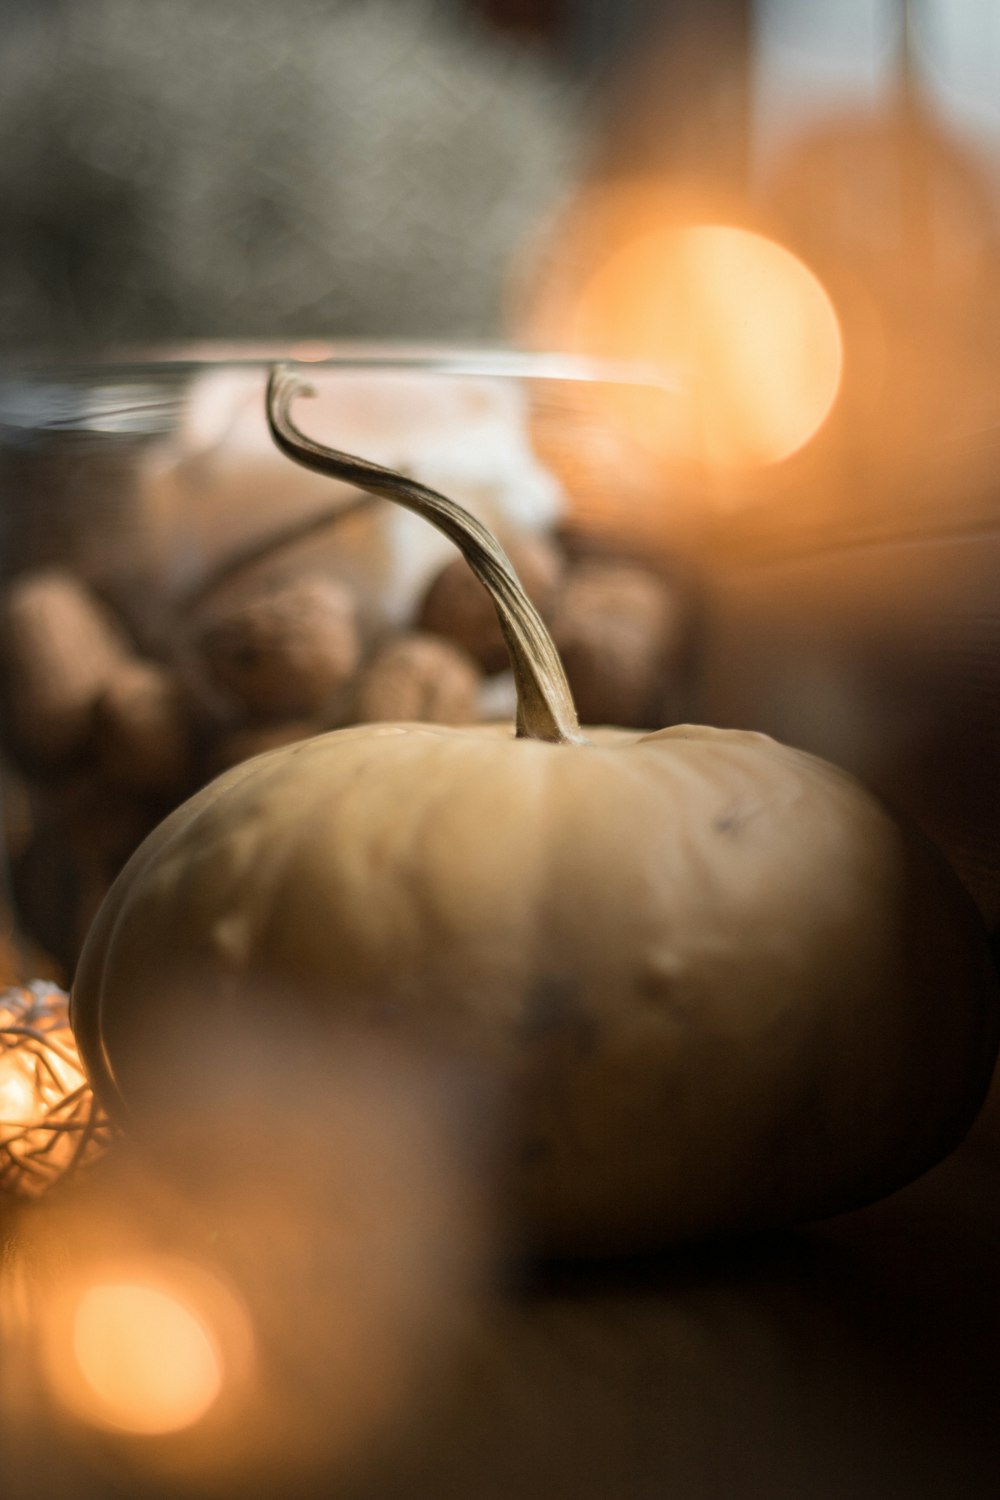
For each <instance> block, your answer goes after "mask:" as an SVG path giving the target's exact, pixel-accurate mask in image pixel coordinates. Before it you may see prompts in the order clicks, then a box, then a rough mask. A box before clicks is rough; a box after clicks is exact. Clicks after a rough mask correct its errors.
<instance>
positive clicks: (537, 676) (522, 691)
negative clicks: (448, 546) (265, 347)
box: [267, 365, 582, 744]
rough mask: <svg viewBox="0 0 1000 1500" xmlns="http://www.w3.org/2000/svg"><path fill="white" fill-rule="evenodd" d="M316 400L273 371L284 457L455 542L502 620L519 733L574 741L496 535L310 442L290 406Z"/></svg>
mask: <svg viewBox="0 0 1000 1500" xmlns="http://www.w3.org/2000/svg"><path fill="white" fill-rule="evenodd" d="M314 394H315V392H314V391H313V389H312V387H310V386H308V385H306V384H304V383H303V382H302V381H301V380H300V379H299V377H298V376H297V375H296V374H295V372H294V371H293V370H292V369H291V368H290V367H289V366H287V365H279V366H277V367H276V368H275V369H274V370H272V372H271V377H270V379H269V381H268V386H267V420H268V425H269V427H270V429H271V435H272V437H273V438H274V441H275V442H276V443H277V445H278V447H279V448H280V449H281V451H282V452H283V453H285V454H287V456H288V457H289V458H291V459H294V461H295V462H296V463H299V464H302V465H303V466H304V467H305V468H307V469H314V470H315V471H316V472H317V473H320V474H327V475H329V476H331V477H332V478H334V479H342V480H346V481H347V483H348V484H353V485H356V486H357V487H358V488H359V489H361V490H365V491H366V492H367V493H368V494H370V495H379V496H381V497H382V498H383V499H386V500H391V501H393V502H394V503H395V504H397V505H402V506H404V507H405V509H407V510H411V511H414V512H415V513H416V514H417V515H419V516H422V517H423V518H424V520H426V521H429V522H430V524H431V525H432V526H436V527H437V529H438V530H439V531H442V532H443V533H444V535H445V536H446V537H448V539H449V540H450V541H452V542H454V544H455V546H456V547H458V548H459V550H460V551H461V553H462V554H463V556H464V557H465V560H466V561H467V563H468V564H469V567H470V568H471V569H472V571H473V572H474V573H475V575H476V577H477V578H478V579H479V581H480V582H481V583H482V584H483V586H484V587H485V588H486V589H487V591H488V592H489V595H490V598H491V599H492V601H493V605H494V608H495V609H496V612H497V617H498V619H499V621H500V628H501V630H502V631H503V636H504V640H505V642H506V645H507V653H508V656H509V657H510V665H511V670H512V671H513V674H514V684H515V687H516V689H517V733H518V735H519V736H520V737H522V738H526V739H536V740H549V741H553V742H555V743H557V744H572V743H579V742H580V741H581V740H582V735H581V734H580V726H579V721H578V720H577V716H576V709H575V708H574V706H573V699H572V696H571V694H570V690H569V684H568V683H567V681H566V674H565V673H564V671H563V667H562V662H561V661H560V660H559V655H558V652H557V651H556V648H555V646H554V645H553V643H552V638H551V636H550V635H549V632H548V630H547V629H546V628H545V625H544V623H543V621H542V618H541V616H540V615H539V613H538V611H537V610H536V609H535V607H534V605H533V604H532V603H531V600H530V599H529V598H528V596H527V594H526V593H525V592H524V589H523V587H522V585H521V582H520V580H519V579H518V576H517V574H516V573H515V571H514V568H513V565H512V563H511V561H510V559H509V558H508V556H507V554H506V553H505V552H504V550H503V548H502V547H501V546H500V544H499V542H498V541H497V540H496V538H495V537H494V536H493V534H492V533H491V532H490V531H489V530H488V529H487V528H486V527H485V526H484V525H483V524H482V522H481V521H479V520H477V518H476V517H475V516H473V515H471V514H470V512H469V511H467V510H465V508H464V507H463V506H461V505H458V504H457V503H456V502H455V501H454V500H449V499H448V498H447V496H445V495H441V494H438V492H437V491H436V490H432V489H429V488H428V487H427V486H426V485H423V484H420V483H419V482H418V481H417V480H415V479H410V478H408V477H407V476H405V475H403V474H398V473H397V472H396V471H395V470H394V469H387V468H383V467H382V465H381V464H375V463H372V462H370V461H369V460H368V459H365V458H357V457H354V456H353V455H351V454H349V453H342V452H340V450H339V449H336V448H328V447H326V446H324V445H323V444H322V443H318V442H316V441H315V440H314V439H313V438H310V437H307V436H306V434H305V433H303V432H302V431H301V430H300V429H299V428H298V427H297V426H296V425H295V423H294V422H293V421H292V418H291V415H290V408H291V404H292V402H293V401H294V400H295V398H296V397H297V396H311V395H314Z"/></svg>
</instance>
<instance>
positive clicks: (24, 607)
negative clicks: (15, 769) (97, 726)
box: [0, 569, 129, 764]
mask: <svg viewBox="0 0 1000 1500" xmlns="http://www.w3.org/2000/svg"><path fill="white" fill-rule="evenodd" d="M128 655H129V646H128V644H127V642H126V639H125V637H124V635H123V634H122V632H121V630H120V629H119V627H118V625H117V623H116V622H115V620H114V619H113V618H112V616H111V615H110V614H109V613H108V611H107V610H106V609H105V608H104V606H103V605H102V604H101V602H100V600H99V599H97V598H96V596H95V595H94V594H93V593H91V591H90V590H89V589H88V588H86V587H85V585H83V584H82V583H80V582H78V580H77V579H75V578H73V577H72V576H71V575H70V574H69V573H64V572H61V571H59V570H57V569H52V570H46V571H39V572H34V573H26V574H23V575H22V576H21V577H20V578H18V579H16V580H15V581H14V582H13V583H12V584H11V585H10V587H9V589H8V590H7V593H6V596H5V598H4V600H3V606H2V614H0V660H2V669H3V683H4V697H5V701H6V712H7V715H8V722H9V724H10V729H11V733H12V737H13V740H14V742H15V744H16V745H17V746H18V748H20V749H21V750H23V751H24V753H25V754H27V755H30V756H32V757H33V758H35V759H36V760H39V761H44V762H48V763H49V764H58V763H59V762H60V761H67V760H70V759H72V758H73V756H75V755H76V754H77V753H78V752H79V751H81V750H82V749H83V748H84V746H85V745H86V743H87V740H88V739H89V737H90V732H91V727H92V718H93V710H94V705H95V703H96V702H97V700H98V698H99V697H100V695H101V694H102V693H103V692H104V690H105V689H106V688H107V686H108V684H109V683H110V682H111V680H112V678H113V677H114V675H115V673H116V672H117V671H118V669H119V667H120V666H121V664H122V663H123V662H124V661H126V660H127V659H128Z"/></svg>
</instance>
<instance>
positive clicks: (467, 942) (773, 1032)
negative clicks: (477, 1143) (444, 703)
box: [73, 372, 998, 1253]
mask: <svg viewBox="0 0 1000 1500" xmlns="http://www.w3.org/2000/svg"><path fill="white" fill-rule="evenodd" d="M297 389H298V388H297V387H296V385H295V383H294V380H293V379H292V377H291V376H290V375H288V374H287V373H286V372H276V373H275V375H274V376H273V377H272V381H271V386H270V389H269V415H270V418H271V422H272V430H273V432H274V434H275V437H276V440H277V441H278V442H279V444H280V446H281V447H282V448H283V449H284V450H285V451H286V452H288V453H289V454H290V455H291V456H292V457H294V458H297V459H298V460H300V461H301V462H305V463H308V464H311V465H312V466H313V467H316V468H320V469H322V470H323V471H324V472H329V473H332V474H335V475H336V476H337V477H340V478H346V479H348V480H349V481H350V482H353V483H356V484H359V485H361V486H363V487H365V488H368V489H370V490H372V491H373V492H375V493H379V494H385V495H389V496H391V497H392V498H393V499H395V500H397V501H399V502H400V503H403V504H405V505H408V506H410V507H411V508H414V509H417V510H420V511H421V512H423V513H424V514H426V515H427V516H428V519H430V520H432V521H434V522H435V524H437V525H439V526H440V527H441V528H442V529H443V530H445V531H446V532H447V533H448V534H449V535H451V536H452V537H453V539H454V540H456V541H457V542H458V544H459V546H460V547H461V548H462V550H463V552H465V554H466V556H467V558H468V559H469V561H470V564H471V565H472V566H473V568H474V569H475V570H476V571H477V572H478V573H479V575H480V577H481V578H482V579H483V581H484V582H485V583H486V585H487V587H489V588H490V590H491V592H492V593H493V595H494V598H495V599H496V602H497V609H498V614H499V616H500V619H501V622H502V624H503V628H504V634H505V638H506V639H507V642H508V646H509V648H510V651H511V658H512V665H513V667H514V672H515V678H516V681H517V684H518V692H519V713H518V726H517V733H516V734H512V733H511V732H510V731H509V730H505V729H501V728H497V727H495V726H483V727H472V728H469V727H466V728H454V729H452V728H447V727H441V726H438V725H434V726H429V725H419V724H394V725H385V724H379V725H360V726H356V727H353V728H350V729H344V730H338V731H334V732H333V733H330V734H327V735H324V736H320V737H317V738H314V739H310V740H306V741H303V742H301V743H299V744H296V745H293V746H291V747H286V748H283V749H280V750H276V751H273V752H270V753H268V754H264V755H261V756H259V757H257V758H256V759H254V760H252V761H249V762H246V763H244V764H242V765H240V766H238V767H236V768H235V769H233V770H231V771H229V772H227V773H226V774H225V775H223V776H222V777H220V778H219V779H218V780H217V781H215V782H213V783H212V784H211V785H210V786H208V787H206V788H205V789H204V790H203V791H201V792H200V793H198V794H197V795H196V796H195V797H193V798H192V799H191V800H190V801H189V802H188V803H187V804H185V805H184V806H183V807H181V808H180V809H178V810H177V811H176V812H175V813H173V814H172V815H171V816H170V817H169V818H167V820H166V821H165V822H164V823H163V824H162V825H161V826H160V827H159V828H158V829H157V830H156V831H154V833H153V834H152V835H151V836H150V837H149V838H148V839H147V840H146V842H145V843H144V844H143V845H142V846H141V847H140V849H139V850H138V851H137V853H136V854H135V856H134V857H133V858H132V860H131V861H130V863H129V864H128V865H127V866H126V868H125V870H124V871H123V872H122V874H121V876H120V877H119V879H118V880H117V882H116V884H115V885H114V887H113V889H112V891H111V892H110V894H109V896H108V898H107V899H106V901H105V903H104V906H103V908H102V909H101V911H100V912H99V914H98V917H97V919H96V921H95V923H94V925H93V929H92V931H91V933H90V935H89V938H88V940H87V943H86V945H85V948H84V952H83V955H82V958H81V961H80V965H79V969H78V973H77V975H76V981H75V984H74V988H73V1022H74V1028H75V1031H76V1035H77V1040H78V1043H79V1046H80V1049H81V1053H82V1056H83V1058H84V1061H85V1064H86V1066H87V1068H88V1070H89V1073H90V1076H91V1079H92V1081H93V1083H94V1085H95V1087H96V1089H97V1092H98V1095H99V1097H100V1098H101V1099H102V1101H103V1102H104V1104H105V1105H106V1107H107V1108H108V1109H109V1110H110V1111H111V1112H112V1114H114V1115H116V1116H118V1117H119V1118H120V1119H121V1120H122V1121H123V1122H125V1123H126V1124H127V1123H128V1121H129V1120H130V1119H135V1118H140V1117H141V1115H142V1112H143V1107H144V1089H145V1087H146V1079H147V1075H148V1072H149V1068H148V1057H147V1055H146V1052H145V1051H144V1038H145V1037H146V1034H147V1028H148V1027H149V1023H150V1015H149V1006H150V1005H151V1004H162V1003H166V1004H168V1005H175V1006H177V1007H178V1008H179V1009H180V1010H181V1012H183V1010H184V1007H185V1006H189V1005H190V1006H193V1010H192V1015H191V1020H192V1024H193V1025H197V1024H199V1018H200V1017H202V1016H207V1015H211V1014H212V1012H213V1008H214V1009H216V1010H218V1011H222V1010H225V1012H226V1014H230V1013H231V1012H232V1007H233V1005H234V1000H238V998H239V995H240V993H241V987H243V986H244V985H245V986H246V993H247V994H248V995H249V994H250V993H257V992H258V991H259V986H260V984H261V983H262V982H264V983H267V984H271V985H273V986H275V993H277V994H280V993H285V994H287V995H294V996H295V997H296V998H297V999H298V1000H299V1001H300V1002H303V1003H306V1004H308V1005H312V1006H315V1007H316V1008H317V1010H318V1012H319V1013H320V1014H322V1015H324V1016H331V1015H332V1016H336V1017H337V1018H338V1019H341V1020H343V1021H345V1022H348V1023H351V1024H354V1023H361V1024H362V1025H364V1026H372V1027H375V1028H380V1029H383V1030H384V1031H386V1032H387V1033H388V1034H390V1035H392V1036H394V1037H396V1036H398V1037H399V1038H401V1039H403V1040H406V1039H413V1040H415V1041H416V1042H418V1043H419V1044H420V1045H422V1046H423V1045H430V1046H432V1047H434V1046H438V1045H440V1046H441V1047H442V1048H443V1049H445V1051H446V1052H447V1054H448V1055H449V1056H450V1057H451V1058H453V1059H455V1058H458V1059H464V1060H466V1061H467V1062H468V1063H469V1064H470V1065H471V1066H472V1067H473V1068H475V1069H479V1068H482V1069H484V1070H485V1071H486V1073H487V1074H490V1075H492V1076H493V1077H494V1078H495V1079H498V1080H499V1082H500V1085H501V1089H500V1093H501V1097H502V1098H503V1099H504V1101H505V1105H506V1112H505V1117H504V1118H505V1126H506V1137H505V1140H506V1151H505V1158H504V1160H505V1170H506V1180H507V1187H508V1191H509V1192H510V1193H511V1195H512V1197H513V1200H514V1202H515V1203H516V1204H517V1206H518V1212H519V1215H520V1217H519V1218H518V1219H517V1220H516V1223H517V1224H518V1225H519V1226H520V1227H521V1228H522V1229H523V1231H524V1233H525V1234H526V1236H527V1237H528V1238H529V1239H530V1240H531V1241H532V1242H534V1243H536V1244H538V1245H540V1246H542V1247H544V1248H545V1249H547V1250H550V1251H556V1252H559V1253H574V1252H586V1253H602V1252H608V1251H621V1250H637V1249H647V1248H650V1247H653V1246H658V1245H663V1244H667V1243H670V1242H673V1241H677V1240H680V1239H685V1238H689V1237H692V1236H699V1235H704V1234H708V1233H713V1232H719V1231H723V1232H726V1231H734V1230H739V1229H745V1228H758V1227H763V1226H770V1225H777V1224H783V1223H788V1222H793V1221H797V1220H802V1219H806V1218H811V1217H816V1216H819V1215H825V1214H829V1213H832V1212H835V1211H838V1210H841V1209H844V1208H847V1207H850V1206H854V1205H856V1204H859V1203H862V1202H864V1201H866V1200H869V1199H872V1198H874V1197H876V1196H879V1195H881V1194H884V1193H886V1192H888V1191H890V1190H892V1189H893V1188H895V1187H897V1186H900V1185H902V1184H903V1183H904V1182H906V1181H908V1180H909V1179H911V1178H912V1177H914V1176H915V1175H917V1174H919V1173H920V1172H921V1171H923V1170H924V1169H925V1168H927V1167H929V1166H930V1165H932V1164H933V1163H934V1162H936V1161H937V1160H938V1159H939V1158H940V1157H941V1156H942V1155H944V1154H945V1153H946V1152H947V1151H948V1150H950V1149H951V1148H952V1147H953V1146H954V1145H955V1144H956V1143H957V1142H958V1141H959V1139H960V1138H961V1137H962V1135H963V1134H964V1132H965V1131H966V1129H967V1128H968V1126H969V1124H970V1123H971V1121H972V1119H973V1117H974V1116H975V1114H976V1112H977V1109H978V1107H979V1105H980V1103H981V1101H982V1098H983V1095H984V1092H985V1089H986V1087H987V1084H988V1080H989V1077H990V1073H991V1070H992V1066H993V1062H994V1058H995V1053H996V1046H997V1033H998V1005H997V991H996V983H995V978H994V972H993V967H992V963H991V960H990V955H989V951H988V947H987V942H986V936H985V933H984V930H983V926H982V923H981V921H980V919H979V917H978V915H977V913H976V912H975V910H974V909H973V907H972V904H971V902H970V901H969V899H968V898H967V896H966V895H965V893H964V891H963V890H962V889H961V888H960V886H959V884H958V882H957V880H956V879H955V878H954V876H953V875H952V874H951V872H950V870H949V869H948V868H947V867H946V866H945V864H944V862H943V860H941V859H940V858H939V857H938V855H937V854H936V852H935V851H934V850H933V849H931V848H930V847H929V846H928V845H927V844H926V843H925V842H924V841H923V840H922V839H921V838H919V837H918V836H917V835H916V834H915V833H913V832H912V831H910V830H908V829H906V828H904V827H903V826H901V825H900V824H899V823H898V822H897V821H896V820H895V819H894V818H893V817H891V816H890V814H889V813H888V812H887V811H886V809H885V808H884V807H883V806H882V805H881V803H879V802H878V801H877V800H875V799H874V798H873V797H872V796H870V795H869V794H868V793H867V792H866V791H865V790H864V789H863V788H862V787H861V786H860V785H859V784H858V783H857V782H855V781H854V780H853V779H851V778H850V777H849V776H847V775H846V774H844V773H843V772H841V771H840V770H837V769H835V768H834V767H832V766H829V765H827V764H825V763H823V762H821V761H819V760H817V759H816V758H814V757H812V756H809V755H805V754H802V753H800V752H797V751H795V750H792V749H789V748H787V747H785V746H782V745H780V744H777V743H776V742H774V741H772V740H770V739H768V738H766V737H764V736H761V735H756V734H748V733H738V732H730V731H722V730H717V729H710V728H702V727H691V726H682V727H676V728H671V729H664V730H661V731H659V732H657V733H653V734H643V735H638V734H632V733H626V732H624V731H614V730H603V731H586V732H584V733H581V732H580V731H579V729H578V727H577V725H576V721H575V715H574V713H573V708H572V704H571V702H570V699H569V694H568V690H567V689H566V685H565V680H564V678H563V676H562V672H561V668H560V666H559V662H558V659H557V657H556V656H555V653H554V650H553V649H552V647H551V643H550V642H549V640H548V637H547V635H546V634H545V632H544V628H543V627H542V626H541V623H540V621H539V620H538V618H537V616H536V615H535V613H534V611H533V610H532V608H531V606H530V604H529V603H528V602H527V600H526V599H525V598H524V596H523V594H522V593H521V591H520V589H519V587H518V585H517V581H516V579H515V578H514V576H513V573H512V571H511V570H510V568H509V565H508V564H507V563H506V560H505V558H504V556H503V554H502V553H501V552H500V551H499V549H498V548H497V547H496V544H495V543H494V542H493V541H492V539H491V538H490V537H489V535H488V533H485V532H484V531H483V529H482V528H481V527H480V526H479V525H478V523H476V522H475V521H473V520H472V519H471V518H469V517H467V516H466V515H465V513H464V512H462V511H461V510H460V509H459V507H457V506H455V505H453V504H452V503H451V502H450V501H447V500H445V499H444V497H441V496H438V495H435V494H434V493H433V492H431V491H427V490H425V489H423V488H422V487H421V486H420V485H418V484H416V483H415V482H413V481H410V480H406V479H403V478H401V477H400V476H398V475H395V474H392V473H391V472H390V471H387V470H382V469H379V468H376V467H375V466H373V465H369V464H367V463H365V462H364V461H362V460H357V459H353V458H349V457H347V456H346V455H343V454H339V453H337V452H335V451H334V450H329V449H325V448H322V447H320V446H319V445H318V444H315V443H313V442H312V441H311V440H309V439H307V438H305V437H304V436H303V434H301V433H300V432H299V431H298V429H297V428H296V427H295V426H294V425H293V424H292V422H291V419H290V417H289V416H288V405H289V402H290V400H291V397H292V395H293V394H294V393H295V391H296V390H297ZM164 997H166V999H165V1000H164ZM248 1003H249V1002H248ZM196 1045H197V1037H196V1035H194V1034H193V1036H192V1046H196Z"/></svg>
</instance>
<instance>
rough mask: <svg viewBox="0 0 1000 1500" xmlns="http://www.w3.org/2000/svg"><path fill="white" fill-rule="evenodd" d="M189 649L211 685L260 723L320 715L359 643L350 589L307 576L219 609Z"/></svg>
mask: <svg viewBox="0 0 1000 1500" xmlns="http://www.w3.org/2000/svg"><path fill="white" fill-rule="evenodd" d="M193 646H194V650H195V653H196V655H197V657H199V658H200V660H201V663H202V665H203V667H204V670H205V672H206V674H207V675H208V677H209V679H210V680H211V682H212V683H213V684H214V685H215V686H216V687H218V688H221V689H222V690H223V691H224V692H226V693H228V694H230V695H231V696H232V697H234V698H236V699H238V700H239V701H240V703H242V704H243V706H244V707H245V708H246V709H247V710H248V711H249V712H250V714H251V715H254V716H258V717H285V716H288V717H298V716H301V715H310V714H312V713H316V712H319V711H322V710H323V709H324V707H326V706H327V705H328V703H329V701H330V700H331V699H332V698H333V697H334V695H335V694H336V693H337V692H338V690H340V689H341V688H343V687H344V685H345V684H346V683H347V682H348V681H349V680H350V678H351V677H352V675H353V673H354V671H355V668H356V667H357V664H358V658H359V654H360V642H359V633H358V624H357V611H356V608H355V600H354V596H353V594H352V593H351V591H350V590H349V589H348V588H346V587H345V586H344V585H343V584H341V583H338V582H336V581H335V580H334V579H331V578H324V577H307V578H300V579H297V580H295V581H294V582H291V583H287V584H285V585H284V586H283V587H275V588H272V589H270V590H268V591H267V592H264V593H260V594H255V595H253V596H252V597H250V598H249V599H247V600H245V601H243V602H241V603H238V604H231V605H229V606H227V607H226V608H225V609H217V610H215V611H214V612H212V613H211V614H209V615H208V617H207V618H203V619H202V620H201V621H200V622H199V624H198V625H197V626H196V628H195V632H194V636H193Z"/></svg>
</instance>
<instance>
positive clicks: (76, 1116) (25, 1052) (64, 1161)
mask: <svg viewBox="0 0 1000 1500" xmlns="http://www.w3.org/2000/svg"><path fill="white" fill-rule="evenodd" d="M110 1135H111V1127H110V1124H109V1122H108V1120H107V1117H106V1116H105V1115H104V1113H103V1111H102V1110H101V1108H100V1106H99V1105H98V1103H97V1101H96V1099H95V1097H94V1094H93V1090H92V1089H91V1087H90V1084H89V1083H88V1081H87V1079H86V1076H85V1074H84V1072H83V1068H82V1065H81V1063H80V1057H79V1054H78V1052H77V1048H76V1042H75V1041H74V1039H73V1033H72V1030H71V1028H70V1024H69V997H68V995H67V994H66V992H65V991H64V990H61V989H59V988H58V987H57V986H55V985H52V984H49V983H47V982H45V981H43V980H33V981H32V982H31V983H30V984H26V985H19V986H17V987H15V988H13V989H8V990H4V991H2V992H0V1192H2V1193H6V1194H11V1195H14V1196H18V1197H24V1198H37V1197H40V1196H41V1194H42V1193H44V1192H45V1191H46V1190H47V1189H48V1188H50V1187H51V1186H52V1185H53V1184H54V1183H55V1182H57V1181H61V1180H62V1179H64V1178H66V1177H68V1176H70V1175H71V1174H72V1173H74V1172H76V1171H77V1170H78V1169H79V1168H80V1167H81V1166H82V1165H83V1164H84V1163H86V1162H90V1161H92V1160H93V1159H94V1158H95V1157H97V1156H98V1155H99V1154H100V1153H101V1152H102V1151H103V1149H104V1147H105V1146H106V1144H107V1142H108V1140H109V1139H110Z"/></svg>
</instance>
